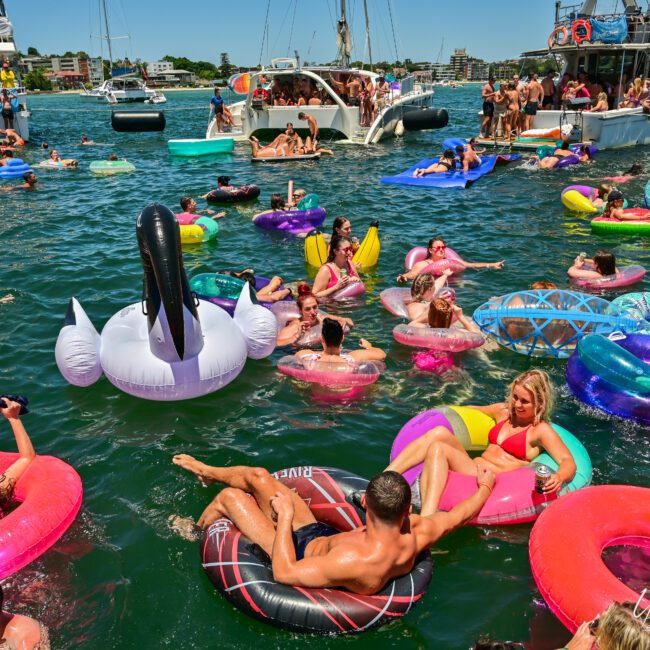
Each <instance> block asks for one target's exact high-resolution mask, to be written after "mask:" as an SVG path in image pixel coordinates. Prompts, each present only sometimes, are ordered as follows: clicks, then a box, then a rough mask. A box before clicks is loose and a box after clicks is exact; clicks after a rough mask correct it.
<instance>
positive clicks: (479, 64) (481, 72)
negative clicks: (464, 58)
mask: <svg viewBox="0 0 650 650" xmlns="http://www.w3.org/2000/svg"><path fill="white" fill-rule="evenodd" d="M489 76H490V64H489V63H485V62H484V61H477V60H475V59H470V60H469V61H468V63H467V79H469V80H470V81H483V80H484V79H487V78H488V77H489Z"/></svg>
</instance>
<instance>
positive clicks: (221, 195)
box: [205, 185, 261, 203]
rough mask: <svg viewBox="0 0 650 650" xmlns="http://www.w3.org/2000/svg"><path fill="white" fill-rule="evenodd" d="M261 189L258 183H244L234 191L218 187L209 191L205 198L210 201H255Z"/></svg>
mask: <svg viewBox="0 0 650 650" xmlns="http://www.w3.org/2000/svg"><path fill="white" fill-rule="evenodd" d="M260 191H261V190H260V188H259V187H257V185H242V186H241V187H238V188H237V189H236V190H233V191H228V190H218V189H217V190H212V191H211V192H208V194H207V196H206V197H205V200H206V201H207V202H208V203H241V202H242V201H253V200H254V199H256V198H257V197H258V196H259V195H260Z"/></svg>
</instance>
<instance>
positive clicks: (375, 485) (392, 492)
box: [325, 319, 411, 523]
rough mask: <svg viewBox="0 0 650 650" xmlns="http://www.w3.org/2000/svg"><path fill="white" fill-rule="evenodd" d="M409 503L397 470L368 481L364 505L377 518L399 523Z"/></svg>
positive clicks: (406, 486) (407, 487) (408, 495)
mask: <svg viewBox="0 0 650 650" xmlns="http://www.w3.org/2000/svg"><path fill="white" fill-rule="evenodd" d="M325 320H327V319H325ZM410 505H411V487H410V485H409V484H408V482H407V481H406V479H405V478H404V477H403V476H402V475H401V474H400V473H399V472H382V473H381V474H377V476H375V477H374V478H372V479H371V480H370V483H368V487H367V488H366V506H367V508H368V510H369V511H370V512H371V513H372V514H373V515H375V517H377V518H378V519H381V520H382V521H386V522H390V523H399V522H400V521H401V520H402V519H403V518H404V517H405V516H406V515H407V514H408V511H409V506H410Z"/></svg>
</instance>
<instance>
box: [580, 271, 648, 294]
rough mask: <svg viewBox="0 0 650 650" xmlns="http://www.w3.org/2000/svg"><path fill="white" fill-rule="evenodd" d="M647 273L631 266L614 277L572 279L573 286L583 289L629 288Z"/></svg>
mask: <svg viewBox="0 0 650 650" xmlns="http://www.w3.org/2000/svg"><path fill="white" fill-rule="evenodd" d="M645 273H646V271H645V269H644V268H643V267H642V266H638V265H631V266H621V267H620V268H619V269H618V273H616V274H614V275H605V276H603V277H602V278H571V284H573V285H574V286H576V287H580V288H581V289H587V290H589V289H591V290H592V291H597V290H599V289H615V288H617V287H627V286H628V285H630V284H635V283H636V282H640V281H641V280H642V279H643V276H644V275H645Z"/></svg>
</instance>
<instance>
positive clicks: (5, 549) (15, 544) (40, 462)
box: [0, 452, 83, 579]
mask: <svg viewBox="0 0 650 650" xmlns="http://www.w3.org/2000/svg"><path fill="white" fill-rule="evenodd" d="M17 459H18V454H8V453H3V452H0V473H2V472H4V471H5V470H6V469H7V468H8V467H9V466H10V465H11V464H12V463H13V462H14V461H16V460H17ZM82 497H83V488H82V486H81V479H80V478H79V474H77V472H76V471H75V470H74V469H73V468H72V467H70V465H68V464H67V463H64V462H63V461H62V460H59V459H58V458H54V457H53V456H37V457H36V458H34V460H32V462H31V463H30V465H29V467H28V468H27V470H26V471H25V473H24V474H23V475H22V476H21V477H20V479H19V480H18V482H17V483H16V487H15V488H14V495H13V500H15V501H17V502H19V504H20V505H18V507H17V508H15V509H14V510H12V511H10V512H9V513H8V514H7V515H6V516H5V517H3V518H2V519H0V579H3V578H6V577H7V576H10V575H12V574H13V573H16V571H18V570H19V569H22V568H23V567H24V566H27V565H28V564H29V563H30V562H32V561H34V560H35V559H36V558H37V557H39V556H41V555H42V554H43V553H45V551H47V550H48V549H49V548H50V547H51V546H52V545H53V544H54V543H55V542H56V541H57V540H58V539H59V538H60V537H61V536H62V535H63V533H65V531H66V530H67V529H68V527H69V526H70V524H71V523H72V522H73V521H74V519H75V517H76V516H77V512H78V511H79V508H80V507H81V500H82Z"/></svg>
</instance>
